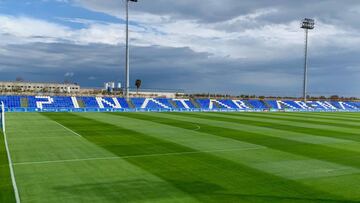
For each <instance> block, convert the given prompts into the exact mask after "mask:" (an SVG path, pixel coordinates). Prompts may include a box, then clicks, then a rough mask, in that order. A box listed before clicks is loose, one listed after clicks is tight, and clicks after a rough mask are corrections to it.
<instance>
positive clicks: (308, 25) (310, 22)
mask: <svg viewBox="0 0 360 203" xmlns="http://www.w3.org/2000/svg"><path fill="white" fill-rule="evenodd" d="M301 28H302V29H304V30H305V62H304V84H303V85H304V86H303V98H304V101H305V102H306V97H307V71H308V70H307V69H308V67H307V66H308V56H307V55H308V37H309V30H313V29H314V28H315V20H314V19H310V18H305V19H304V20H303V21H302V22H301Z"/></svg>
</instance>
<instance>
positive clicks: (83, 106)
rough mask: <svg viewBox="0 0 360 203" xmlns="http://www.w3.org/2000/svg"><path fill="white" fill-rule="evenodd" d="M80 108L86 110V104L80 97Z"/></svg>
mask: <svg viewBox="0 0 360 203" xmlns="http://www.w3.org/2000/svg"><path fill="white" fill-rule="evenodd" d="M76 99H77V102H78V104H79V107H80V108H85V103H84V101H83V100H82V99H81V98H80V97H76Z"/></svg>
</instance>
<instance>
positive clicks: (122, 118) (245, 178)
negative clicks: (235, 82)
mask: <svg viewBox="0 0 360 203" xmlns="http://www.w3.org/2000/svg"><path fill="white" fill-rule="evenodd" d="M359 121H360V114H356V113H8V114H7V137H8V142H9V148H10V151H11V156H12V161H13V164H14V172H15V176H16V181H17V186H18V189H19V193H20V197H21V202H36V203H38V202H47V203H48V202H156V203H157V202H276V203H277V202H284V203H285V202H286V203H288V202H304V203H305V202H329V203H332V202H360V187H359V185H360V122H359ZM1 138H3V137H1ZM0 146H1V148H0V179H1V182H0V202H9V203H10V202H14V194H13V191H12V185H11V179H10V175H9V167H8V162H7V157H6V152H5V150H4V143H3V139H1V141H0Z"/></svg>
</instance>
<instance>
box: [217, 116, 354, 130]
mask: <svg viewBox="0 0 360 203" xmlns="http://www.w3.org/2000/svg"><path fill="white" fill-rule="evenodd" d="M294 114H296V113H294ZM217 115H228V116H239V117H251V118H265V119H269V118H270V119H271V120H279V121H294V122H299V123H306V124H310V125H313V124H321V125H327V126H336V127H341V128H343V127H346V128H354V129H357V130H359V129H360V123H359V122H358V121H341V120H329V119H327V118H322V119H318V118H313V117H311V116H309V117H308V118H301V117H296V116H291V115H290V116H287V115H283V114H282V113H277V114H267V113H257V112H252V113H247V112H244V113H232V112H228V113H227V112H222V113H218V114H217Z"/></svg>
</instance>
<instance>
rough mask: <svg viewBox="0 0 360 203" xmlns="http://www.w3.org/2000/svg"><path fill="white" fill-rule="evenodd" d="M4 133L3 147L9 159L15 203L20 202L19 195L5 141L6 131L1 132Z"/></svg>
mask: <svg viewBox="0 0 360 203" xmlns="http://www.w3.org/2000/svg"><path fill="white" fill-rule="evenodd" d="M3 135H4V141H5V148H6V153H7V157H8V161H9V168H10V176H11V182H12V185H13V188H14V195H15V200H16V203H20V195H19V190H18V188H17V185H16V180H15V173H14V168H13V165H14V164H13V163H12V160H11V156H10V150H9V146H8V142H7V137H6V132H5V131H4V132H3Z"/></svg>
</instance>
